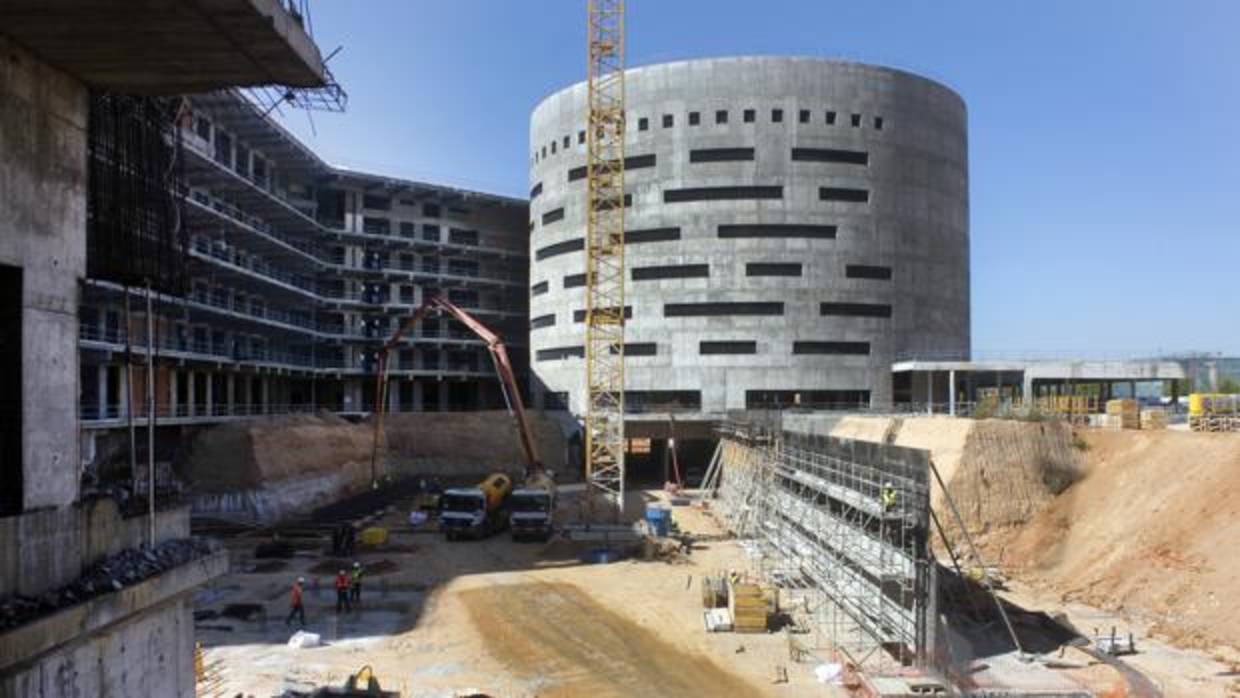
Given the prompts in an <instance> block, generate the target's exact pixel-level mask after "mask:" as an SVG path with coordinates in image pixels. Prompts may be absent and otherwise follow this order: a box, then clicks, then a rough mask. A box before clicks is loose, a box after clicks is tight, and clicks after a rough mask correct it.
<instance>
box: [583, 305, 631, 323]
mask: <svg viewBox="0 0 1240 698" xmlns="http://www.w3.org/2000/svg"><path fill="white" fill-rule="evenodd" d="M624 319H625V320H632V319H633V306H631V305H626V306H624ZM585 321H586V311H585V309H584V308H583V309H581V310H574V311H573V322H585Z"/></svg>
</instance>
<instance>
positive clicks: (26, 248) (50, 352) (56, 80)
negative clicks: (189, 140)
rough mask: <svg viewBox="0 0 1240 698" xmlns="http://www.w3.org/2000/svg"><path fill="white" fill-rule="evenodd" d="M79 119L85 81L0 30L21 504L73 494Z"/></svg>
mask: <svg viewBox="0 0 1240 698" xmlns="http://www.w3.org/2000/svg"><path fill="white" fill-rule="evenodd" d="M86 125H87V91H86V87H85V86H84V85H82V84H81V83H80V82H78V81H77V80H75V79H73V78H72V77H70V76H68V75H66V74H64V73H62V72H60V71H58V70H56V69H55V68H52V67H51V66H49V65H47V64H44V63H42V62H41V61H39V60H38V59H37V58H36V57H35V56H33V55H32V54H31V53H30V52H28V51H26V50H25V49H23V48H21V47H20V46H18V45H17V44H15V43H13V42H12V41H10V40H8V39H6V38H5V37H4V36H2V35H0V264H6V265H12V266H18V267H21V268H22V269H23V290H22V315H23V319H22V335H23V337H22V354H23V358H22V361H23V364H22V395H23V405H22V412H23V415H22V416H23V424H24V432H25V434H24V444H23V462H24V465H23V473H24V477H23V480H24V483H23V484H24V492H25V494H24V497H23V505H24V508H25V509H26V510H31V509H38V508H42V507H60V506H65V505H67V504H69V503H71V502H73V501H74V500H75V499H77V494H78V477H79V475H78V464H79V459H78V439H77V403H78V344H77V332H78V326H77V308H78V280H79V279H80V278H81V277H82V275H83V274H84V273H85V270H86Z"/></svg>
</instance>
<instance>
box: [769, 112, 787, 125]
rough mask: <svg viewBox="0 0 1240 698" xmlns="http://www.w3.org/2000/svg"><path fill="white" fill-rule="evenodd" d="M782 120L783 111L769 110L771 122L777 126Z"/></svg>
mask: <svg viewBox="0 0 1240 698" xmlns="http://www.w3.org/2000/svg"><path fill="white" fill-rule="evenodd" d="M783 120H784V110H783V109H772V110H771V121H773V122H775V123H777V124H778V123H781V122H782V121H783Z"/></svg>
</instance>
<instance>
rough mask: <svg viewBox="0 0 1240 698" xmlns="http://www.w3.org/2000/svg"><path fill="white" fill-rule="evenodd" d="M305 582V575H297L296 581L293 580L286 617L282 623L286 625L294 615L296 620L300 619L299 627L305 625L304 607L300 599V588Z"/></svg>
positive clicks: (291, 620)
mask: <svg viewBox="0 0 1240 698" xmlns="http://www.w3.org/2000/svg"><path fill="white" fill-rule="evenodd" d="M305 583H306V578H305V577H298V578H297V581H295V582H293V591H292V593H291V594H290V595H289V609H288V618H285V619H284V625H286V626H287V625H288V624H289V623H291V622H293V618H294V617H296V618H297V620H299V621H301V627H303V628H304V627H306V608H305V606H304V605H302V600H301V588H302V586H303V585H305Z"/></svg>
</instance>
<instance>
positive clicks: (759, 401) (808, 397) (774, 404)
mask: <svg viewBox="0 0 1240 698" xmlns="http://www.w3.org/2000/svg"><path fill="white" fill-rule="evenodd" d="M869 404H870V391H868V390H746V391H745V409H749V410H762V409H768V410H769V409H783V408H798V407H799V408H806V409H808V408H816V409H840V410H842V409H856V408H857V407H865V406H868V405H869Z"/></svg>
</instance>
